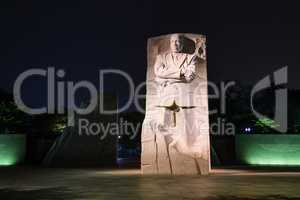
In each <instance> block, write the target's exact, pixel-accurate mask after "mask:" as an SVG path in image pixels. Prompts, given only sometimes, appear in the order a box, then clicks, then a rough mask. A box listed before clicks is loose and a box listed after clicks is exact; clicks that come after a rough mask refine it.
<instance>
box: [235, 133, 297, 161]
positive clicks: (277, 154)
mask: <svg viewBox="0 0 300 200" xmlns="http://www.w3.org/2000/svg"><path fill="white" fill-rule="evenodd" d="M235 142H236V156H237V159H238V160H239V161H241V162H242V163H245V164H250V165H272V166H277V165H278V166H300V135H270V134H268V135H236V141H235Z"/></svg>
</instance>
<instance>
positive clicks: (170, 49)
mask: <svg viewBox="0 0 300 200" xmlns="http://www.w3.org/2000/svg"><path fill="white" fill-rule="evenodd" d="M205 45H206V39H205V37H204V36H203V35H197V34H170V35H165V36H159V37H154V38H150V39H149V40H148V70H147V83H146V84H147V95H146V115H145V119H144V122H143V128H142V155H141V169H142V173H143V174H174V175H182V174H208V173H209V171H210V144H209V122H208V97H207V72H206V48H205V47H206V46H205Z"/></svg>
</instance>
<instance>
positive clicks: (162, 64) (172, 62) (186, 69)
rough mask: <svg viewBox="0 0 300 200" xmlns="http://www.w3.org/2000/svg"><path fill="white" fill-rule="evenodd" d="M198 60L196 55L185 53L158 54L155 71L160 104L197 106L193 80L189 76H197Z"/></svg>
mask: <svg viewBox="0 0 300 200" xmlns="http://www.w3.org/2000/svg"><path fill="white" fill-rule="evenodd" d="M176 55H177V59H176V58H175V56H176ZM198 61H199V60H198V59H197V58H196V56H195V55H191V54H185V53H177V54H173V53H165V54H161V55H158V56H157V58H156V61H155V64H154V73H155V76H156V77H155V80H156V82H157V83H158V88H157V89H158V90H157V91H158V106H163V107H169V106H172V105H173V104H174V103H175V104H176V105H178V106H180V107H193V106H197V100H196V96H195V95H194V92H195V91H194V90H195V87H194V85H193V84H192V81H193V80H189V78H188V77H187V76H189V75H192V76H194V77H195V75H196V66H197V64H198ZM181 72H182V73H181ZM182 74H185V75H182Z"/></svg>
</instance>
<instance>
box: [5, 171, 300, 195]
mask: <svg viewBox="0 0 300 200" xmlns="http://www.w3.org/2000/svg"><path fill="white" fill-rule="evenodd" d="M0 199H1V200H9V199H21V200H23V199H30V200H35V199H51V200H55V199H61V200H70V199H84V200H102V199H109V200H113V199H117V200H120V199H122V200H127V199H130V200H138V199H156V200H157V199H158V200H163V199H172V200H199V199H204V200H223V199H224V200H231V199H232V200H233V199H237V200H271V199H272V200H276V199H289V200H296V199H300V173H299V172H276V173H275V172H266V171H247V170H214V171H213V172H212V173H211V174H210V175H207V176H153V175H151V176H141V175H140V173H139V170H103V169H55V168H51V169H49V168H47V169H46V168H29V167H21V168H20V167H17V168H0Z"/></svg>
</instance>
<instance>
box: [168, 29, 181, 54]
mask: <svg viewBox="0 0 300 200" xmlns="http://www.w3.org/2000/svg"><path fill="white" fill-rule="evenodd" d="M170 48H171V51H172V52H173V53H179V52H181V51H182V49H183V38H182V36H180V35H178V34H175V35H172V36H171V39H170Z"/></svg>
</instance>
